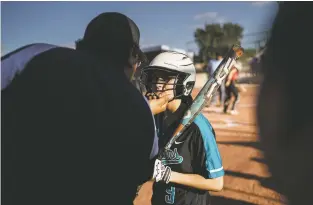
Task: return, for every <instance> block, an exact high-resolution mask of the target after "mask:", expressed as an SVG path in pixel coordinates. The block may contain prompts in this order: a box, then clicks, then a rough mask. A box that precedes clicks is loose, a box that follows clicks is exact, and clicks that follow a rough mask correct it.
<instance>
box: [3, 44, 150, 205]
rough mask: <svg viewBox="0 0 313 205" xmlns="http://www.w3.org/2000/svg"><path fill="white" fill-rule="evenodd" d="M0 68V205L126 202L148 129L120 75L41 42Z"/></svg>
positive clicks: (139, 171)
mask: <svg viewBox="0 0 313 205" xmlns="http://www.w3.org/2000/svg"><path fill="white" fill-rule="evenodd" d="M1 67H2V68H1V76H2V84H1V90H2V91H1V94H2V97H1V104H2V105H1V109H2V111H1V117H2V120H1V122H2V123H1V127H2V133H1V138H2V143H1V144H2V147H1V148H2V203H3V204H6V205H9V204H16V205H21V204H31V205H46V204H53V205H55V204H75V205H77V204H84V205H85V204H131V203H132V201H133V197H134V195H135V192H136V185H137V184H139V183H141V182H142V181H143V180H147V178H148V177H150V176H147V175H145V173H150V172H151V171H150V170H151V169H152V167H147V166H145V165H146V164H149V163H148V161H149V156H150V153H151V148H152V143H153V138H154V125H153V120H152V115H151V111H150V108H149V106H148V104H147V103H146V102H145V100H144V98H143V97H142V95H141V94H140V93H139V92H138V91H137V90H136V88H135V87H134V86H132V84H131V83H130V82H129V80H128V79H127V78H126V76H125V75H124V72H123V69H122V68H118V67H117V66H114V64H113V63H110V62H109V61H106V60H104V59H99V58H95V57H94V56H92V55H90V54H88V53H86V52H83V51H77V50H73V49H69V48H61V47H57V46H54V45H48V44H32V45H28V46H25V47H23V48H21V49H18V50H16V51H13V52H12V53H9V54H7V55H6V56H3V57H2V58H1Z"/></svg>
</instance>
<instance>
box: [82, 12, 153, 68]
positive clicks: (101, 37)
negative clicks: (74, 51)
mask: <svg viewBox="0 0 313 205" xmlns="http://www.w3.org/2000/svg"><path fill="white" fill-rule="evenodd" d="M83 40H84V41H85V42H86V43H88V44H91V45H92V46H93V47H96V48H97V49H98V50H102V49H105V47H107V45H108V44H109V45H114V44H116V45H123V44H125V45H129V44H132V46H133V48H134V52H135V55H138V58H139V60H141V61H142V62H144V61H146V60H147V58H146V56H145V55H144V53H143V52H142V51H141V50H140V48H139V40H140V31H139V28H138V26H137V25H136V24H135V22H134V21H133V20H131V19H130V18H128V17H127V16H125V15H123V14H121V13H117V12H106V13H102V14H100V15H98V16H97V17H95V18H94V19H93V20H91V22H90V23H89V24H88V26H87V28H86V30H85V34H84V38H83Z"/></svg>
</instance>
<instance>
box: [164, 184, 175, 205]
mask: <svg viewBox="0 0 313 205" xmlns="http://www.w3.org/2000/svg"><path fill="white" fill-rule="evenodd" d="M166 193H167V195H165V202H166V203H167V204H174V201H175V187H172V186H171V187H170V188H169V189H166Z"/></svg>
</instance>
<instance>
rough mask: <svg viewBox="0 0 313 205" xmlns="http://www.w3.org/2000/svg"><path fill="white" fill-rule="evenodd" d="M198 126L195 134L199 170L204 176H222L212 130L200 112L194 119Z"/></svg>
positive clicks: (219, 158) (211, 177)
mask: <svg viewBox="0 0 313 205" xmlns="http://www.w3.org/2000/svg"><path fill="white" fill-rule="evenodd" d="M195 123H196V125H197V127H198V128H199V132H198V135H199V136H196V139H195V141H196V143H195V146H197V149H196V150H198V151H197V154H196V155H197V156H194V157H196V158H198V160H197V161H198V163H199V165H198V166H199V167H200V170H203V175H204V177H206V178H210V179H213V178H218V177H221V176H224V174H225V173H224V168H223V165H222V159H221V156H220V152H219V150H218V146H217V143H216V140H215V133H214V130H213V128H212V126H211V124H210V123H209V121H208V120H207V119H206V118H205V117H204V116H203V115H202V114H201V115H199V116H198V117H197V118H196V119H195Z"/></svg>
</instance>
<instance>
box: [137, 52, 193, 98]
mask: <svg viewBox="0 0 313 205" xmlns="http://www.w3.org/2000/svg"><path fill="white" fill-rule="evenodd" d="M164 77H165V78H166V77H169V78H170V79H173V78H175V83H174V88H173V90H174V96H175V97H174V98H181V97H182V96H188V95H190V94H191V91H192V89H193V87H194V84H195V81H196V68H195V66H194V64H193V62H192V60H191V59H190V58H189V57H188V56H187V55H185V54H182V53H178V52H173V51H166V52H163V53H160V54H159V55H157V56H156V57H155V58H154V59H153V60H152V61H151V63H150V64H149V66H147V67H145V68H143V69H142V71H141V79H140V82H141V83H142V84H143V85H144V87H145V89H146V92H148V93H149V92H150V93H155V90H154V89H153V87H154V86H155V85H156V84H160V83H157V79H159V78H164ZM164 84H166V83H164Z"/></svg>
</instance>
